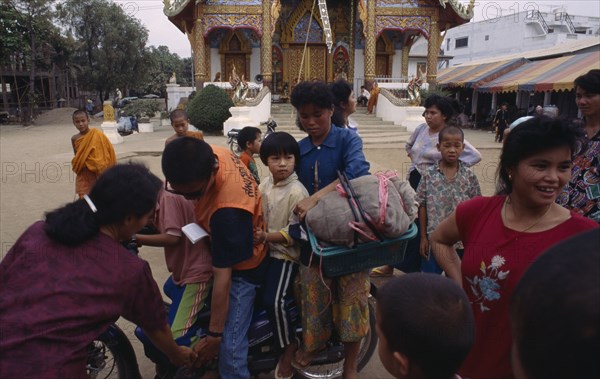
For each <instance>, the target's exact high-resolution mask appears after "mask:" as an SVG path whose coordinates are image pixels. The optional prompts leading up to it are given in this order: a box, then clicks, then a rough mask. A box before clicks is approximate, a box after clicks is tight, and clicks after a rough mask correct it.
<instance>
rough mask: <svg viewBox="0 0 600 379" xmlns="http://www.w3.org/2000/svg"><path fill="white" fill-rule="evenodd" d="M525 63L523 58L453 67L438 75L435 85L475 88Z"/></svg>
mask: <svg viewBox="0 0 600 379" xmlns="http://www.w3.org/2000/svg"><path fill="white" fill-rule="evenodd" d="M526 62H527V60H526V59H524V58H516V59H510V60H504V61H498V62H490V63H484V64H474V65H471V64H469V65H459V66H453V67H449V68H447V69H444V70H442V71H440V72H439V73H438V77H437V83H438V85H440V86H442V87H469V88H477V87H479V86H481V85H483V84H484V83H485V82H488V81H490V80H493V79H496V78H498V77H499V76H501V75H504V74H506V73H507V72H509V71H511V70H514V69H515V68H517V67H519V66H522V65H523V64H525V63H526Z"/></svg>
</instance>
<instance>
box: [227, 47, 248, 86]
mask: <svg viewBox="0 0 600 379" xmlns="http://www.w3.org/2000/svg"><path fill="white" fill-rule="evenodd" d="M233 65H235V72H236V73H237V74H238V75H239V77H240V79H241V77H242V75H244V78H245V80H250V79H249V78H248V75H249V74H248V71H247V70H246V55H245V54H231V53H229V54H225V75H223V76H222V78H223V79H222V80H223V81H224V82H228V81H229V76H230V75H231V71H232V70H233Z"/></svg>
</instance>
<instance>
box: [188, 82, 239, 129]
mask: <svg viewBox="0 0 600 379" xmlns="http://www.w3.org/2000/svg"><path fill="white" fill-rule="evenodd" d="M231 107H233V102H232V101H231V99H230V98H229V96H228V95H227V92H225V91H224V90H222V89H221V88H219V87H217V86H214V85H212V84H211V85H208V86H206V87H204V88H203V89H201V90H200V91H199V92H198V93H197V94H196V95H195V96H194V97H193V98H192V100H191V101H190V102H189V103H188V106H187V108H186V112H187V114H188V117H189V118H190V122H191V123H192V125H194V126H195V127H196V128H198V129H200V130H202V131H203V132H206V133H209V134H214V133H218V132H220V131H222V130H223V123H224V122H225V121H227V119H228V118H229V117H231V112H229V108H231Z"/></svg>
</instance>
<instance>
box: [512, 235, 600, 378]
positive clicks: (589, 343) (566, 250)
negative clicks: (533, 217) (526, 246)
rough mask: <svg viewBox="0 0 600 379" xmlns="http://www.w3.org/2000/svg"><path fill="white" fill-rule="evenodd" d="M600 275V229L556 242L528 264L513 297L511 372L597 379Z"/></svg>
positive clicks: (524, 375)
mask: <svg viewBox="0 0 600 379" xmlns="http://www.w3.org/2000/svg"><path fill="white" fill-rule="evenodd" d="M598 278H600V228H596V229H593V230H591V231H588V232H585V233H583V234H579V235H577V236H575V237H573V238H570V239H568V240H566V241H564V242H561V243H559V244H557V245H555V246H554V247H552V248H550V249H549V250H548V251H546V252H545V253H544V254H542V255H541V256H540V257H539V258H538V259H537V260H536V261H535V262H534V263H533V264H532V265H531V266H530V267H529V269H528V270H527V271H526V272H525V274H524V275H523V277H522V278H521V280H520V281H519V284H518V285H517V287H516V289H515V291H514V293H513V296H512V298H511V306H510V319H511V328H512V334H513V347H512V366H513V371H514V374H515V377H517V378H518V379H525V378H526V379H553V378H556V379H558V378H579V379H582V378H600V360H598V356H599V355H600V303H599V302H598V299H600V285H598ZM549 359H552V362H551V363H549V361H548V360H549Z"/></svg>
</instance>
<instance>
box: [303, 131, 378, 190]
mask: <svg viewBox="0 0 600 379" xmlns="http://www.w3.org/2000/svg"><path fill="white" fill-rule="evenodd" d="M299 145H300V163H299V164H298V165H297V166H296V173H297V174H298V178H299V179H300V182H301V183H302V184H303V185H304V187H306V189H307V190H308V193H309V194H310V195H312V194H313V193H315V192H317V191H318V190H320V189H322V188H323V187H326V186H327V185H328V184H330V183H331V182H333V181H335V180H336V179H337V178H338V175H337V170H340V171H342V172H344V173H345V174H346V176H347V177H348V179H354V178H358V177H360V176H364V175H369V167H370V165H369V162H367V159H366V158H365V155H364V153H363V149H362V140H361V138H360V137H359V136H358V135H357V134H356V133H355V132H352V131H350V130H349V129H346V128H338V127H336V126H335V125H331V129H330V130H329V134H328V135H327V137H326V138H325V141H323V143H322V144H321V145H320V146H315V145H313V143H312V141H311V139H310V137H306V138H304V139H302V140H301V141H300V142H299ZM315 178H317V180H316V183H315Z"/></svg>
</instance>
